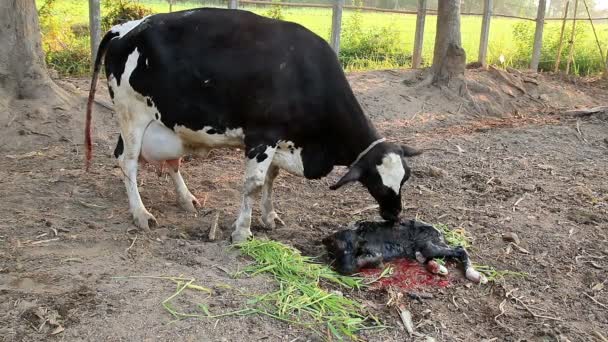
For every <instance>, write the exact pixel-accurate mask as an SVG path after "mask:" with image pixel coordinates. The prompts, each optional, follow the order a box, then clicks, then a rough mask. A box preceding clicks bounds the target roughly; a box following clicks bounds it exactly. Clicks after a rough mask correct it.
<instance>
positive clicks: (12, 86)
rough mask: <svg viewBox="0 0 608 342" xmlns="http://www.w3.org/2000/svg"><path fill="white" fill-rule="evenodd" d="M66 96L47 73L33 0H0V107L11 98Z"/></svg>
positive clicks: (60, 97)
mask: <svg viewBox="0 0 608 342" xmlns="http://www.w3.org/2000/svg"><path fill="white" fill-rule="evenodd" d="M57 96H59V98H57ZM66 96H67V95H66V94H65V93H64V92H63V91H62V90H61V89H60V88H59V87H58V86H57V85H56V84H55V83H54V82H53V81H52V80H51V79H50V77H49V76H48V73H47V70H46V66H45V63H44V54H43V52H42V46H41V40H40V26H39V24H38V13H37V12H36V5H35V2H34V0H0V107H2V106H7V105H8V104H9V103H10V102H11V100H13V99H37V98H49V102H51V103H57V100H63V101H65V100H66V98H67V97H66Z"/></svg>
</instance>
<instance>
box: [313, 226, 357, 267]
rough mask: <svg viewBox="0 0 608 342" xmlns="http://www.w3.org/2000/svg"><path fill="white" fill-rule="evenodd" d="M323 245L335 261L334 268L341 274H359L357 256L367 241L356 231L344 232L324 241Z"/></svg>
mask: <svg viewBox="0 0 608 342" xmlns="http://www.w3.org/2000/svg"><path fill="white" fill-rule="evenodd" d="M322 242H323V245H325V248H326V249H327V253H328V254H329V255H330V257H332V258H334V259H335V264H334V267H335V268H336V271H338V272H339V273H341V274H353V273H355V272H357V269H358V265H357V255H358V252H359V249H360V246H361V245H362V244H364V243H365V240H363V238H361V237H360V236H359V234H357V232H356V231H354V230H350V229H348V230H343V231H339V232H337V233H335V234H333V235H330V236H328V237H326V238H324V239H323V241H322Z"/></svg>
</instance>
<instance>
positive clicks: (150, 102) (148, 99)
mask: <svg viewBox="0 0 608 342" xmlns="http://www.w3.org/2000/svg"><path fill="white" fill-rule="evenodd" d="M146 104H147V105H148V107H152V100H150V98H146Z"/></svg>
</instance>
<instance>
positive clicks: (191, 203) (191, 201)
mask: <svg viewBox="0 0 608 342" xmlns="http://www.w3.org/2000/svg"><path fill="white" fill-rule="evenodd" d="M178 202H179V205H180V206H181V207H182V209H184V210H185V211H189V212H191V213H195V212H196V208H200V207H201V203H200V202H199V201H198V199H196V197H194V195H192V194H190V193H189V194H187V195H184V196H181V197H180V198H179V199H178Z"/></svg>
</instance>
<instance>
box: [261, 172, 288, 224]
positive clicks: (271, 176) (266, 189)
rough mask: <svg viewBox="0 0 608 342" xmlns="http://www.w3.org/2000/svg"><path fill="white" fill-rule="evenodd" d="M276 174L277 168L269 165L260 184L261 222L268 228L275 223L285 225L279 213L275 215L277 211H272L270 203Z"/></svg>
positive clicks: (277, 173) (272, 206) (272, 205)
mask: <svg viewBox="0 0 608 342" xmlns="http://www.w3.org/2000/svg"><path fill="white" fill-rule="evenodd" d="M278 175H279V168H278V167H276V166H274V165H270V167H269V168H268V172H267V173H266V180H265V181H264V185H263V186H262V224H264V227H266V228H268V229H275V228H276V226H277V223H278V224H280V225H281V226H284V225H285V222H283V220H281V218H280V217H279V215H277V212H276V211H274V204H273V203H272V185H273V184H274V180H275V179H276V178H277V176H278Z"/></svg>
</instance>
